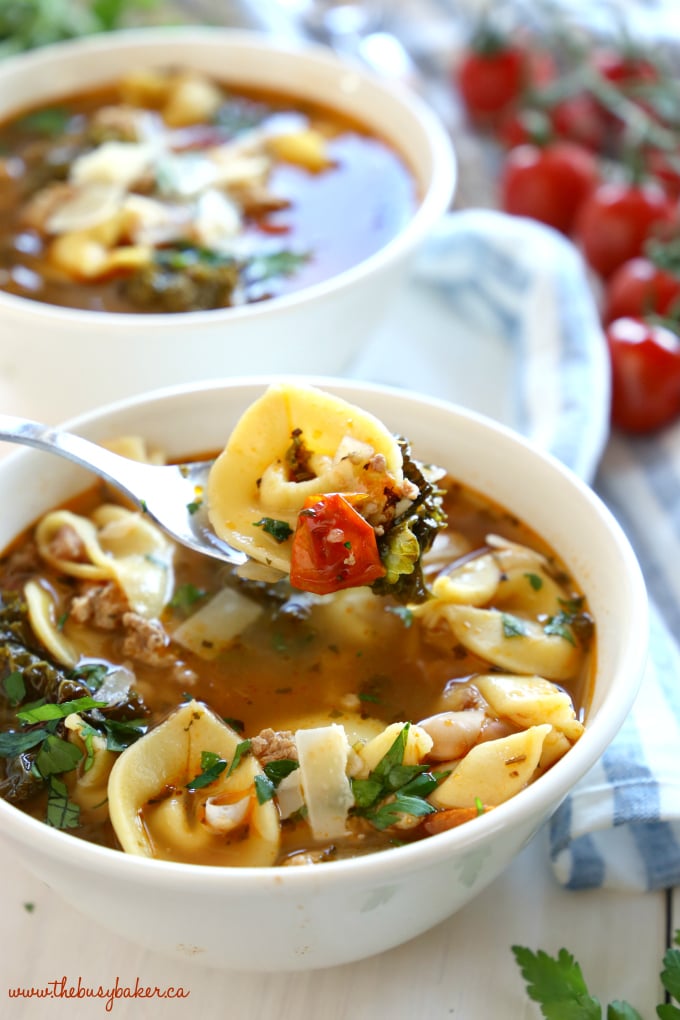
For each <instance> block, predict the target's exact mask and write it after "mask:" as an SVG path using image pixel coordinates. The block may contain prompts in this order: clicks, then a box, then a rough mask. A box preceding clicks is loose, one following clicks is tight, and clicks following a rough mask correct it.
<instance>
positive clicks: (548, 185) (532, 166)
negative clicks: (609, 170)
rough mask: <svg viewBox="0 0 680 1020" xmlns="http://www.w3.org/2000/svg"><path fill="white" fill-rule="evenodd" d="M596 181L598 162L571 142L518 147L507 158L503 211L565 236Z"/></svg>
mask: <svg viewBox="0 0 680 1020" xmlns="http://www.w3.org/2000/svg"><path fill="white" fill-rule="evenodd" d="M598 182H599V169H598V165H597V161H596V159H595V157H594V156H593V155H592V153H590V152H588V151H587V150H586V149H584V148H583V147H582V146H579V145H576V144H574V143H573V142H554V143H552V144H551V145H546V146H545V147H539V146H536V145H520V146H517V147H516V148H514V149H511V150H510V152H509V153H508V155H507V156H506V159H505V163H504V166H503V169H502V172H501V177H500V201H501V205H502V208H503V209H504V210H505V212H508V213H512V214H513V215H515V216H530V217H531V218H532V219H535V220H540V222H541V223H546V224H548V225H549V226H551V227H555V229H556V230H561V231H562V232H563V233H565V234H568V233H570V231H571V229H572V227H573V224H574V221H575V218H576V215H577V213H578V210H579V209H580V207H581V205H582V204H583V202H584V201H585V200H586V199H587V197H588V196H589V195H590V193H591V191H592V190H593V189H594V188H595V187H596V185H597V184H598Z"/></svg>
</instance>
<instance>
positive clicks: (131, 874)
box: [0, 375, 648, 895]
mask: <svg viewBox="0 0 680 1020" xmlns="http://www.w3.org/2000/svg"><path fill="white" fill-rule="evenodd" d="M290 378H291V379H292V378H295V379H296V380H297V381H298V382H305V383H308V384H310V385H316V386H320V387H326V388H328V389H331V390H334V391H335V392H338V393H339V394H340V395H342V396H344V397H345V399H348V400H354V401H355V402H356V401H357V400H358V399H359V398H361V396H362V395H367V396H370V395H371V394H375V395H377V396H380V395H383V396H385V397H387V398H392V399H395V400H397V401H398V402H401V403H402V404H404V405H407V406H410V408H411V409H412V410H413V409H416V408H418V407H420V408H422V407H423V405H427V406H428V407H432V408H434V409H435V410H436V411H438V412H439V413H444V414H446V415H447V416H449V417H451V418H452V419H454V420H455V422H456V425H457V427H462V426H463V425H465V427H466V428H475V429H477V430H479V431H482V432H484V433H485V435H487V436H490V437H493V439H494V441H495V442H499V443H502V444H505V446H506V447H507V448H509V449H510V448H512V449H514V450H519V452H520V456H522V457H524V458H527V459H532V458H533V459H534V460H538V461H540V462H542V464H543V466H544V467H545V468H546V470H547V471H549V472H550V473H551V474H552V475H554V476H556V477H559V478H561V480H562V482H563V483H564V482H566V483H568V484H569V485H570V486H571V487H572V488H573V489H574V490H575V493H576V496H577V498H578V499H579V500H580V501H581V502H582V503H586V504H588V507H589V509H590V510H591V511H592V513H593V514H594V515H595V517H597V518H599V520H600V522H601V525H602V526H603V527H604V528H606V529H607V530H608V531H609V533H610V536H611V540H612V542H613V543H614V544H615V545H616V547H617V550H618V552H619V554H620V556H621V558H622V561H623V562H624V564H625V568H626V573H627V589H628V595H629V598H630V600H631V604H632V606H633V612H634V615H635V618H636V619H638V620H639V621H640V626H639V627H638V628H636V629H635V630H634V631H633V632H632V633H630V632H629V634H628V635H627V639H628V644H629V648H628V652H627V666H628V668H627V672H626V674H625V676H617V678H616V680H615V682H614V685H613V686H612V688H611V689H610V691H609V692H608V694H607V696H606V698H605V701H604V703H603V705H601V706H600V709H599V711H598V714H597V716H596V718H595V719H594V720H593V722H592V723H591V724H590V725H587V726H586V730H585V733H584V735H583V736H582V737H581V739H580V740H579V741H578V742H577V743H576V744H575V745H574V746H573V747H572V748H571V749H570V751H569V752H568V754H566V755H565V756H564V757H563V758H562V759H560V761H558V762H557V763H556V764H555V765H553V766H552V768H551V769H550V770H549V771H548V772H547V773H546V774H544V775H543V776H541V777H540V779H539V780H537V781H536V782H535V783H533V784H531V785H530V786H528V787H526V788H525V789H523V790H521V791H520V793H519V794H517V795H516V796H515V797H512V798H510V800H508V801H506V802H504V803H503V804H500V805H498V806H497V807H495V808H494V810H493V811H490V812H488V813H486V814H484V815H483V816H481V817H479V818H477V819H476V820H475V824H474V826H467V825H462V826H459V827H458V828H455V829H451V830H448V831H445V832H442V833H438V834H437V836H436V838H432V837H430V838H426V839H422V840H419V841H417V842H415V843H411V844H407V845H404V846H401V847H391V848H390V849H389V851H388V852H387V853H372V854H367V855H364V856H359V857H354V858H349V859H346V860H339V861H332V862H328V863H327V864H325V865H324V867H323V868H314V869H313V871H311V872H310V868H308V867H303V868H281V867H259V868H258V867H245V868H241V867H224V866H219V865H200V864H185V863H179V862H173V861H164V860H155V859H150V858H143V857H137V856H135V855H131V854H126V853H124V852H122V851H120V850H114V849H110V848H108V847H103V846H99V845H97V844H93V843H89V842H87V841H85V840H82V839H80V838H78V837H76V836H73V835H71V834H69V833H68V832H62V831H60V830H57V829H52V828H50V826H48V825H47V824H46V823H45V822H42V821H39V820H38V819H35V818H33V817H31V816H29V815H27V814H25V813H24V812H23V811H21V810H20V809H19V808H17V807H15V806H14V805H12V804H10V803H9V802H8V801H5V800H4V799H2V798H0V820H1V822H2V824H1V825H0V837H4V838H7V839H9V840H11V841H12V842H13V843H14V844H16V843H22V844H26V843H28V844H32V845H33V846H37V847H39V848H40V850H41V852H42V853H43V854H45V855H48V856H49V857H51V858H59V859H60V860H61V859H63V858H64V857H66V858H67V865H68V866H69V867H71V868H77V867H81V868H83V869H84V870H86V871H89V872H102V871H109V872H111V870H113V872H115V873H116V875H119V876H120V877H121V878H123V879H125V880H128V881H132V882H136V883H139V884H144V883H147V882H152V883H153V884H154V885H156V886H158V887H162V888H167V889H171V888H173V887H175V886H176V883H177V881H178V880H181V881H182V882H183V883H184V884H185V885H189V887H190V888H192V889H195V890H196V891H197V892H200V891H201V890H202V889H204V888H205V887H207V886H210V887H211V886H213V885H217V886H218V887H220V888H223V887H224V888H228V889H229V891H233V892H234V893H237V894H239V895H241V894H245V895H248V894H252V893H254V892H255V891H257V890H262V888H264V889H266V890H268V891H270V892H271V891H272V890H274V889H278V890H281V889H283V888H289V889H290V890H291V891H293V892H294V891H295V890H297V889H298V887H299V886H300V883H302V885H303V886H304V885H306V884H308V883H309V882H310V874H312V875H313V876H314V877H313V879H312V881H313V883H314V886H315V888H321V887H326V886H334V885H336V884H338V883H343V882H345V881H346V880H350V881H352V882H353V883H357V884H359V885H361V884H364V885H369V884H371V883H372V882H375V881H378V882H379V883H380V884H384V883H385V882H388V881H390V880H396V879H398V878H399V876H400V875H401V874H403V873H407V872H413V871H416V870H417V871H420V870H423V869H426V868H428V867H430V866H432V865H435V864H438V863H441V862H442V861H443V860H444V859H445V858H447V857H448V856H449V855H454V854H456V852H459V851H461V850H462V851H463V852H465V853H466V854H467V853H472V852H474V851H475V849H476V848H477V847H479V846H480V845H481V846H483V845H484V844H486V842H487V840H488V839H489V838H490V837H492V836H493V834H494V833H496V832H502V831H503V829H504V827H505V825H506V819H507V820H508V821H510V822H511V825H510V830H511V831H512V830H514V828H515V826H516V825H517V826H518V827H521V825H522V823H525V824H526V822H527V820H528V819H530V818H531V817H532V816H535V817H540V818H542V819H543V820H545V819H546V818H547V817H548V816H549V815H550V814H552V813H553V812H554V810H556V809H557V807H558V806H559V804H560V803H561V802H562V801H563V800H564V799H565V798H566V796H567V795H568V793H569V792H570V791H571V790H572V789H573V786H574V785H575V783H576V782H578V780H580V779H581V778H582V777H583V776H584V775H585V773H586V772H587V771H588V770H589V769H590V768H591V767H592V766H593V765H595V763H596V762H597V760H598V759H599V758H600V757H601V755H602V754H603V753H604V751H605V750H606V748H607V746H608V745H609V743H610V742H611V740H612V739H613V738H614V736H615V735H616V733H617V732H618V731H619V729H620V727H621V726H622V724H623V722H624V720H625V718H626V716H627V714H628V712H629V710H630V708H631V706H632V704H633V701H634V699H635V697H636V694H637V692H638V690H639V688H640V684H641V682H642V676H643V671H644V666H645V663H646V661H647V643H648V642H647V638H648V631H647V623H646V621H647V618H648V614H647V608H648V603H647V592H646V586H645V582H644V579H643V575H642V571H641V568H640V565H639V563H638V560H637V557H636V556H635V553H634V552H633V549H632V547H631V545H630V542H629V540H628V538H627V536H626V534H625V533H624V531H623V528H622V527H621V525H620V524H619V523H618V521H617V520H616V518H615V517H614V515H613V514H612V512H611V511H610V510H609V509H608V507H607V506H606V505H605V504H604V503H603V502H602V500H601V499H600V497H599V496H598V495H597V494H596V493H595V492H594V491H593V490H592V489H591V488H590V486H588V485H587V484H586V482H584V481H583V480H582V479H580V478H579V477H578V476H577V475H575V474H574V473H573V472H572V471H571V470H570V469H569V468H567V467H565V466H564V465H563V464H562V463H561V462H560V461H558V460H557V459H556V458H555V457H554V456H552V454H550V453H548V452H546V451H545V450H543V449H542V448H540V447H539V446H538V445H537V444H536V443H534V442H532V441H531V440H529V439H527V438H526V437H524V436H522V435H520V434H519V433H518V432H516V431H515V430H514V429H511V428H510V427H508V426H506V425H503V424H500V423H498V422H496V421H494V420H493V419H491V418H489V417H487V416H486V415H483V414H481V413H479V412H477V411H473V410H469V409H467V408H464V407H462V406H460V405H457V404H454V403H451V402H449V401H445V400H442V399H439V398H434V397H429V396H426V395H425V394H421V393H418V392H415V391H407V390H403V389H400V388H398V387H394V386H389V385H385V384H381V383H370V382H361V381H356V380H346V379H339V378H335V377H327V376H300V375H296V376H295V377H290ZM285 379H286V377H285V376H277V377H276V378H275V380H273V379H272V377H271V376H263V375H248V376H239V377H234V378H228V379H221V380H219V379H218V380H210V381H205V382H203V383H189V384H184V385H176V386H169V387H164V388H161V389H157V390H153V391H149V392H148V393H145V394H139V395H135V396H132V397H126V398H123V399H121V400H118V401H115V402H112V403H109V404H107V405H105V406H103V407H101V408H98V409H96V410H90V411H87V412H85V413H83V414H80V415H78V416H77V417H75V418H72V419H70V420H69V421H68V422H66V423H65V426H64V427H67V428H69V429H71V430H85V434H87V429H88V428H90V427H91V426H96V425H97V423H98V422H99V421H100V420H101V419H103V418H105V417H109V416H111V415H115V414H120V413H130V412H132V413H135V412H137V411H139V410H141V409H143V408H145V407H146V408H148V407H150V406H151V405H162V404H163V403H165V402H167V403H168V405H169V406H171V405H172V403H173V402H175V401H177V399H182V398H185V397H187V396H189V397H191V395H192V394H194V395H195V396H196V398H197V399H198V398H199V397H200V395H201V394H203V393H205V392H207V391H224V390H234V389H236V390H242V389H247V388H249V387H253V386H256V387H265V386H267V385H269V384H270V383H271V382H273V381H275V382H277V383H278V382H281V381H284V380H285ZM36 456H37V452H36V451H35V450H30V449H22V450H17V451H15V452H14V453H12V454H10V456H9V457H7V458H4V459H3V461H0V479H1V478H2V475H3V472H4V471H5V467H4V466H3V463H4V464H8V463H10V462H12V463H15V462H17V461H18V460H19V458H22V459H28V458H34V457H36ZM605 706H606V711H605V710H604V708H605Z"/></svg>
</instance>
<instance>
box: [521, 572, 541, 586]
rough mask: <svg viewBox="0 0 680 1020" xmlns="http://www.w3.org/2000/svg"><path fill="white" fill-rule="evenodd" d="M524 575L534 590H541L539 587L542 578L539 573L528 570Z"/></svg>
mask: <svg viewBox="0 0 680 1020" xmlns="http://www.w3.org/2000/svg"><path fill="white" fill-rule="evenodd" d="M524 576H525V577H526V579H527V581H528V582H529V584H530V585H531V587H532V588H533V589H534V591H540V590H541V588H542V587H543V578H542V577H541V576H540V574H534V573H533V572H531V571H528V572H527V573H526V574H525V575H524Z"/></svg>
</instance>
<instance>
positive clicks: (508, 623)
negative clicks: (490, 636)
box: [501, 613, 527, 638]
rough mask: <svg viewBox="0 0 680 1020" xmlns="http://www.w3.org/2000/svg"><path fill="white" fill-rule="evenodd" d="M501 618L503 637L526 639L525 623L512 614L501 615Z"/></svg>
mask: <svg viewBox="0 0 680 1020" xmlns="http://www.w3.org/2000/svg"><path fill="white" fill-rule="evenodd" d="M501 618H502V624H503V637H506V638H513V637H526V635H527V627H526V623H525V622H524V620H521V619H520V618H519V616H513V615H512V613H501Z"/></svg>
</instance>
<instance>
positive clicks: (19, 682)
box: [2, 670, 26, 708]
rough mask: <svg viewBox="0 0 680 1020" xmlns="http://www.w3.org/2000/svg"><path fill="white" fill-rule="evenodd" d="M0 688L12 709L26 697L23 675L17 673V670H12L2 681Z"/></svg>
mask: <svg viewBox="0 0 680 1020" xmlns="http://www.w3.org/2000/svg"><path fill="white" fill-rule="evenodd" d="M2 687H3V690H4V692H5V694H6V695H7V700H8V701H9V703H10V705H11V706H12V708H14V707H15V706H16V705H20V704H21V702H22V701H23V700H24V698H25V697H26V684H25V683H24V676H23V673H20V672H19V670H14V671H13V672H12V673H8V674H7V676H6V677H5V679H4V680H3V681H2Z"/></svg>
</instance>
